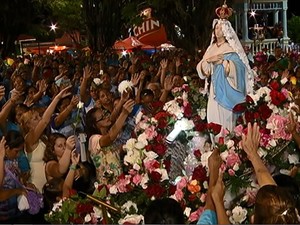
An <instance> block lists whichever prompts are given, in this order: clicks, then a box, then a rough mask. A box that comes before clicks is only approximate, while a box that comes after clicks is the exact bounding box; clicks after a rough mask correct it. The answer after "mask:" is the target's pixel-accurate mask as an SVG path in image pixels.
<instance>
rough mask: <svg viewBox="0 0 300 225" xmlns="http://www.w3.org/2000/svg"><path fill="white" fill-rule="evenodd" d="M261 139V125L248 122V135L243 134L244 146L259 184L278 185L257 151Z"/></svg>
mask: <svg viewBox="0 0 300 225" xmlns="http://www.w3.org/2000/svg"><path fill="white" fill-rule="evenodd" d="M259 140H260V133H259V126H258V125H257V123H254V124H253V126H252V125H251V123H248V130H247V135H245V134H243V136H242V147H243V150H244V151H245V152H246V153H247V157H248V159H249V160H250V161H251V163H252V165H253V168H254V171H255V175H256V178H257V181H258V184H259V186H260V187H262V186H264V185H268V184H269V185H276V182H275V181H274V179H273V177H272V175H271V174H270V172H269V170H268V169H267V167H266V166H265V164H264V162H263V161H262V159H261V158H260V156H259V155H258V153H257V150H258V146H259Z"/></svg>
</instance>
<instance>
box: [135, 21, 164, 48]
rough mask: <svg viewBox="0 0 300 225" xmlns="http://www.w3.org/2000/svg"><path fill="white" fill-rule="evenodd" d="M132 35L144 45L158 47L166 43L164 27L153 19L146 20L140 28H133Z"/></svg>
mask: <svg viewBox="0 0 300 225" xmlns="http://www.w3.org/2000/svg"><path fill="white" fill-rule="evenodd" d="M133 33H134V36H135V37H136V38H137V39H138V40H139V41H140V42H142V43H143V44H146V45H152V46H159V45H161V44H164V43H166V42H167V34H166V31H165V27H164V26H163V25H162V24H161V23H160V22H159V21H158V20H156V19H154V18H149V19H146V20H144V22H143V23H142V24H141V25H140V26H135V27H134V28H133Z"/></svg>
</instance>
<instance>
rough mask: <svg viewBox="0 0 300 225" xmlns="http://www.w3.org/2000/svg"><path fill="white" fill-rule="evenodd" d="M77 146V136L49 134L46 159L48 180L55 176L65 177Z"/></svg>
mask: <svg viewBox="0 0 300 225" xmlns="http://www.w3.org/2000/svg"><path fill="white" fill-rule="evenodd" d="M74 148H75V137H74V136H70V137H68V139H66V137H65V136H64V135H63V134H60V133H54V134H50V135H49V139H48V141H47V145H46V150H45V155H44V161H45V163H46V166H45V172H46V178H47V181H49V180H51V179H53V178H59V177H63V176H64V175H65V174H66V173H67V171H68V169H69V165H70V159H71V152H72V150H73V149H74Z"/></svg>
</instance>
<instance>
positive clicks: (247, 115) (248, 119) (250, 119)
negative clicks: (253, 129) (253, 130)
mask: <svg viewBox="0 0 300 225" xmlns="http://www.w3.org/2000/svg"><path fill="white" fill-rule="evenodd" d="M245 119H246V123H253V121H254V115H253V113H252V112H250V111H246V112H245Z"/></svg>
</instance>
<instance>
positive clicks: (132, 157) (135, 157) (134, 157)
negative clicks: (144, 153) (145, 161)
mask: <svg viewBox="0 0 300 225" xmlns="http://www.w3.org/2000/svg"><path fill="white" fill-rule="evenodd" d="M139 162H141V155H140V151H139V150H136V149H131V150H127V154H126V155H125V157H124V164H125V165H128V164H130V165H133V164H135V163H139Z"/></svg>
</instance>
